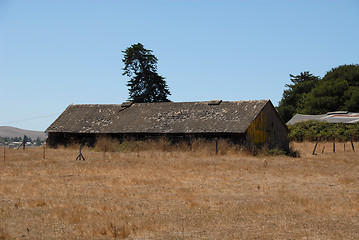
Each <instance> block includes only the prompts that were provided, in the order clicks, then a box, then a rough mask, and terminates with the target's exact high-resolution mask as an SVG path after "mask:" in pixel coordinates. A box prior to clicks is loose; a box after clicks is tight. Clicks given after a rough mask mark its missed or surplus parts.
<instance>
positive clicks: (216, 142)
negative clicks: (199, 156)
mask: <svg viewBox="0 0 359 240" xmlns="http://www.w3.org/2000/svg"><path fill="white" fill-rule="evenodd" d="M217 154H218V140H217V139H216V155H217Z"/></svg>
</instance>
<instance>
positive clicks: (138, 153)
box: [136, 142, 140, 158]
mask: <svg viewBox="0 0 359 240" xmlns="http://www.w3.org/2000/svg"><path fill="white" fill-rule="evenodd" d="M136 145H137V146H136V148H137V158H139V157H140V145H139V144H138V142H136Z"/></svg>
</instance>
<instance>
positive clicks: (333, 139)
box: [333, 138, 335, 153]
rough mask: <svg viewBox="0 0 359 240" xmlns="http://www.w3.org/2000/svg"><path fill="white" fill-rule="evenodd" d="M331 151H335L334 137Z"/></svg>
mask: <svg viewBox="0 0 359 240" xmlns="http://www.w3.org/2000/svg"><path fill="white" fill-rule="evenodd" d="M333 153H335V138H334V139H333Z"/></svg>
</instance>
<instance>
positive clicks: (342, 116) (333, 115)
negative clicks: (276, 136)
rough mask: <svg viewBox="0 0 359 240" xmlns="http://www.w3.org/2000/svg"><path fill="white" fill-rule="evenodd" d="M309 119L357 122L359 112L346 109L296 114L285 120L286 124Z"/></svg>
mask: <svg viewBox="0 0 359 240" xmlns="http://www.w3.org/2000/svg"><path fill="white" fill-rule="evenodd" d="M309 120H316V121H325V122H330V123H357V122H359V113H352V112H347V111H337V112H328V113H327V114H321V115H304V114H296V115H294V117H293V118H292V119H291V120H289V121H288V122H287V125H293V124H295V123H297V122H304V121H309Z"/></svg>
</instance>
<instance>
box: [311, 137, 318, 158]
mask: <svg viewBox="0 0 359 240" xmlns="http://www.w3.org/2000/svg"><path fill="white" fill-rule="evenodd" d="M317 146H318V139H317V142H316V143H315V146H314V149H313V152H312V155H315V149H317Z"/></svg>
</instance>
